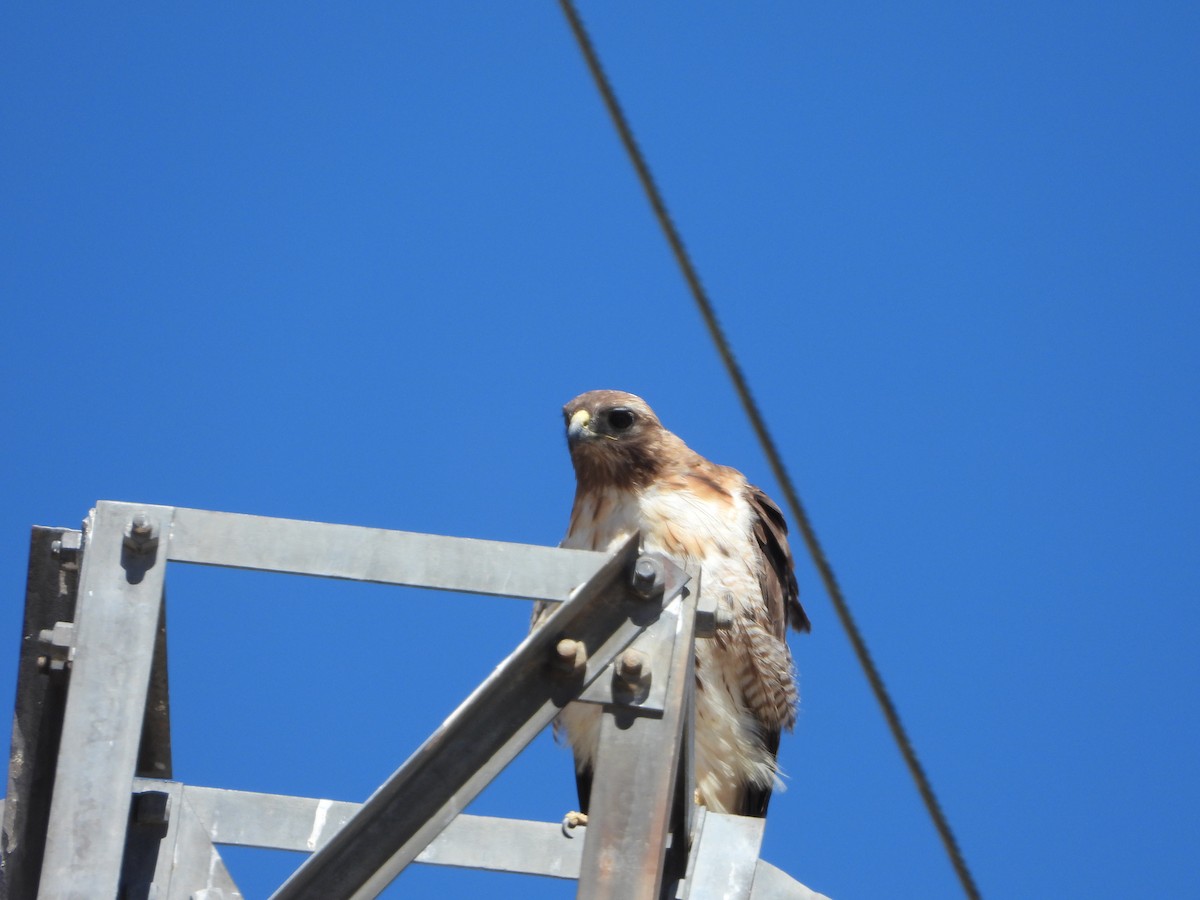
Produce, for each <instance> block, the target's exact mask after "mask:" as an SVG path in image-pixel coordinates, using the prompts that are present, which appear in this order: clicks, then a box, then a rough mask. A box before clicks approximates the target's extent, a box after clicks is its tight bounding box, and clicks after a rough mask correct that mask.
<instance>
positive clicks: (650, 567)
mask: <svg viewBox="0 0 1200 900" xmlns="http://www.w3.org/2000/svg"><path fill="white" fill-rule="evenodd" d="M662 580H663V577H662V566H661V565H660V564H659V562H658V560H656V559H654V558H653V557H651V556H643V557H641V558H639V559H638V561H637V563H635V564H634V567H633V590H634V592H635V593H637V594H639V595H640V596H642V597H649V596H650V595H651V594H653V593H654V590H655V588H657V587H659V586H660V585H661V584H662Z"/></svg>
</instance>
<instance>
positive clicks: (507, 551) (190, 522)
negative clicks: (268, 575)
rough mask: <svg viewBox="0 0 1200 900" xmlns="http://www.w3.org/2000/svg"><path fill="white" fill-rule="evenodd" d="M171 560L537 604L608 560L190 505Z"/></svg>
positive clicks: (586, 553) (182, 511) (175, 531)
mask: <svg viewBox="0 0 1200 900" xmlns="http://www.w3.org/2000/svg"><path fill="white" fill-rule="evenodd" d="M167 555H168V557H169V558H170V559H172V560H175V561H177V562H186V563H198V564H201V565H214V566H229V567H232V568H237V569H255V570H260V571H268V572H290V573H294V574H298V575H318V576H322V577H325V578H349V579H353V580H355V581H369V582H375V583H377V584H400V585H408V586H411V587H423V588H432V589H435V590H446V591H462V592H465V593H472V594H489V595H493V596H502V597H522V598H527V599H531V600H565V599H566V598H567V597H568V596H569V595H570V593H571V591H572V590H574V589H575V588H576V587H578V586H579V585H581V584H583V583H584V582H585V581H587V580H588V579H589V578H590V577H591V576H592V575H594V574H595V572H596V570H597V569H599V568H600V566H602V565H603V564H604V562H605V560H606V559H607V554H605V553H597V552H593V551H590V550H567V549H565V548H561V547H541V546H536V545H533V544H512V543H506V542H502V541H481V540H475V539H472V538H454V537H442V536H441V535H436V534H418V533H414V532H407V531H385V530H383V529H381V528H363V527H360V526H357V525H327V524H324V523H321V522H303V521H299V520H295V519H271V518H265V517H263V516H247V515H241V514H237V513H220V512H211V511H209V510H202V509H186V508H183V507H176V508H175V510H174V522H173V524H172V526H171V533H170V543H169V545H168V547H167Z"/></svg>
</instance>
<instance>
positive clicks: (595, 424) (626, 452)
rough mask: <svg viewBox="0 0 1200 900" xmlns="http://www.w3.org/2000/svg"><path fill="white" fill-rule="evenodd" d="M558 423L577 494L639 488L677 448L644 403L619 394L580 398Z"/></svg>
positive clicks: (674, 439) (599, 393)
mask: <svg viewBox="0 0 1200 900" xmlns="http://www.w3.org/2000/svg"><path fill="white" fill-rule="evenodd" d="M563 419H564V420H565V422H566V426H567V446H568V447H569V448H570V450H571V462H572V463H573V464H574V466H575V477H576V479H577V480H578V482H579V486H580V487H581V488H600V487H616V488H624V489H633V488H637V487H643V486H645V485H647V484H649V483H650V482H652V481H653V480H654V478H655V476H656V475H657V474H658V473H659V471H660V469H661V468H662V466H663V463H664V462H665V459H666V457H667V456H668V455H669V454H668V453H667V452H666V451H668V450H671V449H674V448H673V446H672V445H673V444H675V443H680V441H679V439H678V438H677V437H675V435H673V434H671V432H669V431H667V430H666V429H665V428H663V426H662V423H661V422H659V421H658V416H656V415H655V414H654V410H652V409H651V408H650V407H649V406H648V405H647V404H646V401H645V400H643V399H642V398H641V397H638V396H635V395H634V394H627V393H625V392H624V391H588V392H587V393H586V394H580V395H579V396H578V397H576V398H575V399H574V400H572V401H571V402H570V403H568V404H567V405H566V406H564V407H563Z"/></svg>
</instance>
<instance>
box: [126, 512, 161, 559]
mask: <svg viewBox="0 0 1200 900" xmlns="http://www.w3.org/2000/svg"><path fill="white" fill-rule="evenodd" d="M125 547H126V549H127V550H129V551H131V552H132V553H150V552H152V551H153V550H154V549H155V548H156V547H158V526H156V525H155V524H154V520H153V519H151V518H150V516H149V515H147V514H146V513H144V512H139V513H137V514H136V515H134V517H133V518H132V519H130V520H129V524H128V525H126V526H125Z"/></svg>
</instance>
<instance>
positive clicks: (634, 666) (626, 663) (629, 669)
mask: <svg viewBox="0 0 1200 900" xmlns="http://www.w3.org/2000/svg"><path fill="white" fill-rule="evenodd" d="M645 667H646V654H644V653H642V651H640V650H626V651H625V652H624V653H622V654H621V658H620V659H619V660H617V678H618V679H619V680H621V681H623V682H625V684H627V685H631V686H632V685H635V684H637V683H638V682H639V681H641V680H642V672H643V671H644V670H645Z"/></svg>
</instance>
